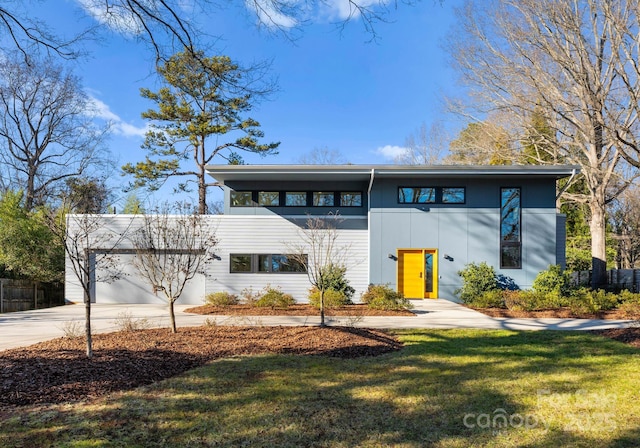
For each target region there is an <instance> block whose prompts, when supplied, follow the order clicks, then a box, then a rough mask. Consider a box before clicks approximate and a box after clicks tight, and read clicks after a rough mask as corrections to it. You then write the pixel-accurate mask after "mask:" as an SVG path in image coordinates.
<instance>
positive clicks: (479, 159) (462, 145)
mask: <svg viewBox="0 0 640 448" xmlns="http://www.w3.org/2000/svg"><path fill="white" fill-rule="evenodd" d="M511 140H512V137H511V136H510V135H509V132H508V131H507V130H506V129H505V128H504V127H502V126H500V125H499V124H498V123H496V122H494V121H483V122H480V123H469V124H468V125H467V127H466V128H464V129H463V130H462V131H461V132H460V134H459V135H458V138H456V139H455V140H453V141H451V144H450V145H449V155H448V156H447V157H445V159H444V161H445V163H446V164H451V165H510V164H511V163H512V161H513V158H514V156H515V152H514V148H513V146H512V144H511Z"/></svg>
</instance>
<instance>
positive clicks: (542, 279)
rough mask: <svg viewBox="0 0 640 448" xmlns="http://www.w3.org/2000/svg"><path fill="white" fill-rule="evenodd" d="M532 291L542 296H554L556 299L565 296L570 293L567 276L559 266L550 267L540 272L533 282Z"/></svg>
mask: <svg viewBox="0 0 640 448" xmlns="http://www.w3.org/2000/svg"><path fill="white" fill-rule="evenodd" d="M531 287H532V289H533V290H534V291H535V292H536V293H539V294H542V295H554V296H555V297H557V298H560V297H563V296H567V295H569V293H570V292H571V281H570V278H569V274H568V273H567V272H566V271H563V270H562V268H561V267H560V265H557V264H556V265H551V266H549V268H548V269H547V270H545V271H541V272H540V273H539V274H538V275H537V276H536V278H535V280H533V285H531Z"/></svg>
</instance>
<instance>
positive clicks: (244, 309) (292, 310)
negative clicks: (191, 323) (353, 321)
mask: <svg viewBox="0 0 640 448" xmlns="http://www.w3.org/2000/svg"><path fill="white" fill-rule="evenodd" d="M185 312H187V313H194V314H220V315H227V316H238V315H240V316H319V315H320V311H319V310H318V308H315V307H313V306H311V305H305V304H296V305H291V306H290V307H288V308H275V309H274V308H270V307H258V306H251V305H229V306H213V305H202V306H197V307H194V308H189V309H186V310H185ZM324 314H325V315H326V316H415V313H412V312H411V311H409V310H399V311H393V310H373V309H370V308H369V307H367V305H364V304H354V305H347V306H343V307H340V308H326V309H325V312H324Z"/></svg>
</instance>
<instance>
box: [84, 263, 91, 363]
mask: <svg viewBox="0 0 640 448" xmlns="http://www.w3.org/2000/svg"><path fill="white" fill-rule="evenodd" d="M84 259H85V261H84V263H85V269H84V285H83V289H84V321H85V322H84V329H85V336H86V338H87V358H92V357H93V340H92V339H91V275H90V272H91V271H90V269H91V261H90V260H89V251H88V250H85V256H84Z"/></svg>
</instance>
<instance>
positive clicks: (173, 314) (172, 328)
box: [169, 299, 178, 333]
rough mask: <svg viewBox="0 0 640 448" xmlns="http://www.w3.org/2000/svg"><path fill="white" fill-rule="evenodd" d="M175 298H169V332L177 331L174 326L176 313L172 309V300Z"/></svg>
mask: <svg viewBox="0 0 640 448" xmlns="http://www.w3.org/2000/svg"><path fill="white" fill-rule="evenodd" d="M174 301H175V300H172V299H169V318H170V319H171V333H177V332H178V329H177V328H176V314H175V312H174V311H173V302H174Z"/></svg>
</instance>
